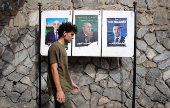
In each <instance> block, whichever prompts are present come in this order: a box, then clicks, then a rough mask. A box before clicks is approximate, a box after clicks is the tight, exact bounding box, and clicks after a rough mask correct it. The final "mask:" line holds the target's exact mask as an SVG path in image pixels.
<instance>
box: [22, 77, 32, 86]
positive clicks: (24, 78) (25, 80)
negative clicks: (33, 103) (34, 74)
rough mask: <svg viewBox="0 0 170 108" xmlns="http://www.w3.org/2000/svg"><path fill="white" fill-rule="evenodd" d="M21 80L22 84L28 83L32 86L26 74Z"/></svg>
mask: <svg viewBox="0 0 170 108" xmlns="http://www.w3.org/2000/svg"><path fill="white" fill-rule="evenodd" d="M21 82H22V83H23V84H27V85H29V86H32V82H31V80H30V79H29V77H28V76H25V77H23V78H22V79H21Z"/></svg>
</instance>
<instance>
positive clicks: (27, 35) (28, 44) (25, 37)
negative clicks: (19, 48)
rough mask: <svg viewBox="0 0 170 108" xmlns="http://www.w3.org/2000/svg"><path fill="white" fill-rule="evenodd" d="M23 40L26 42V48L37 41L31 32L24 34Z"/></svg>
mask: <svg viewBox="0 0 170 108" xmlns="http://www.w3.org/2000/svg"><path fill="white" fill-rule="evenodd" d="M21 42H22V43H23V44H24V46H25V47H26V48H28V47H30V46H31V45H33V43H34V42H35V39H34V38H32V37H31V36H30V35H29V34H26V36H23V37H22V38H21Z"/></svg>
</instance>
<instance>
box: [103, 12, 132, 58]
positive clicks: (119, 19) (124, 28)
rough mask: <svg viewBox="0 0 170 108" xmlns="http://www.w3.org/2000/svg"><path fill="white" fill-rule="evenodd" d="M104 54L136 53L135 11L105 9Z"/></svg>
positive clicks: (120, 55)
mask: <svg viewBox="0 0 170 108" xmlns="http://www.w3.org/2000/svg"><path fill="white" fill-rule="evenodd" d="M102 23H103V24H102V26H103V27H102V56H103V57H132V56H133V53H134V12H133V11H103V21H102Z"/></svg>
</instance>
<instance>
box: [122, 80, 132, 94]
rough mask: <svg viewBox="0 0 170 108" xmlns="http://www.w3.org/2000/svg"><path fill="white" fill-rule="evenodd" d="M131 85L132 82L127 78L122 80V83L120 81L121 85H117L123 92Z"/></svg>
mask: <svg viewBox="0 0 170 108" xmlns="http://www.w3.org/2000/svg"><path fill="white" fill-rule="evenodd" d="M131 85H132V82H131V81H130V80H129V79H127V80H125V81H123V83H121V85H119V88H120V89H121V90H123V91H124V92H126V91H127V90H128V89H129V87H130V86H131Z"/></svg>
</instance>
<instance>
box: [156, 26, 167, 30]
mask: <svg viewBox="0 0 170 108" xmlns="http://www.w3.org/2000/svg"><path fill="white" fill-rule="evenodd" d="M155 30H156V31H166V30H168V26H167V25H163V26H157V27H156V28H155Z"/></svg>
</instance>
